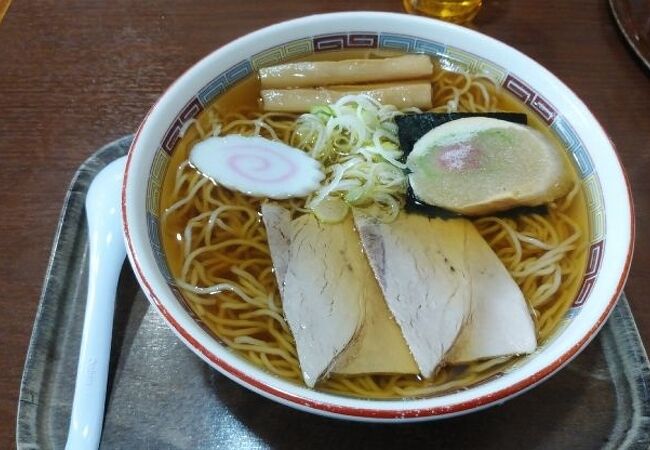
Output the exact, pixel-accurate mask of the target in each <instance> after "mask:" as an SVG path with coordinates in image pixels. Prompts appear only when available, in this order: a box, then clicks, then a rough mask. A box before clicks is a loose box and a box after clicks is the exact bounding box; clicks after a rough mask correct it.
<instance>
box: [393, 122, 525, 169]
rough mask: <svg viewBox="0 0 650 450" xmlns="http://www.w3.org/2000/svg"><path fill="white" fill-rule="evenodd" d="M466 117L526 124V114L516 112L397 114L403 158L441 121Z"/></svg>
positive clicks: (398, 133)
mask: <svg viewBox="0 0 650 450" xmlns="http://www.w3.org/2000/svg"><path fill="white" fill-rule="evenodd" d="M466 117H490V118H492V119H500V120H507V121H508V122H514V123H520V124H522V125H527V124H528V116H527V115H526V114H524V113H516V112H490V113H422V114H406V115H403V116H397V117H396V118H395V122H396V123H397V127H398V131H397V136H398V137H399V144H400V147H401V148H402V151H403V152H404V156H403V158H404V160H406V157H407V156H408V154H409V153H411V151H412V150H413V146H414V145H415V143H416V142H417V141H418V140H419V139H420V138H421V137H422V136H424V135H425V134H427V133H428V132H429V131H431V130H433V129H434V128H435V127H438V126H440V125H442V124H443V123H447V122H451V121H452V120H457V119H463V118H466Z"/></svg>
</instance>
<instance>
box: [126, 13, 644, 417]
mask: <svg viewBox="0 0 650 450" xmlns="http://www.w3.org/2000/svg"><path fill="white" fill-rule="evenodd" d="M346 49H379V50H381V49H386V50H400V51H402V52H408V53H423V54H428V55H431V56H432V57H434V58H437V59H439V60H441V61H445V64H449V65H451V66H454V67H455V68H456V69H457V70H461V71H465V72H467V73H472V74H477V75H482V76H485V77H487V78H489V79H491V80H492V81H493V82H494V83H495V84H496V85H498V86H501V88H502V89H504V90H506V91H508V92H509V93H510V94H512V95H513V96H514V97H516V98H518V99H519V101H520V102H521V103H522V104H523V105H524V107H525V109H526V112H527V114H529V115H531V116H534V117H537V118H538V119H539V120H541V122H543V123H544V124H545V126H547V127H548V130H549V131H550V132H551V133H552V134H553V135H554V136H555V137H556V138H557V140H558V141H559V142H561V144H562V147H563V148H564V151H565V152H566V153H567V155H568V158H569V160H570V161H571V164H572V165H573V167H574V169H575V172H576V173H577V176H578V178H579V183H580V188H581V190H582V192H583V193H584V198H585V203H586V210H587V222H588V225H587V228H588V230H587V233H588V237H587V240H586V248H585V252H586V258H585V259H586V263H585V266H586V267H585V269H584V271H583V273H582V275H581V278H580V279H579V280H578V283H577V286H578V288H577V290H576V292H577V293H576V295H575V298H574V299H573V302H572V304H571V306H570V307H569V308H568V310H567V312H566V313H565V314H564V316H563V317H562V319H561V321H560V323H559V325H558V326H557V327H556V330H555V332H554V334H553V335H552V336H551V337H550V338H548V339H546V340H545V341H544V342H543V343H542V344H541V345H540V346H539V347H538V349H537V350H536V351H535V352H534V353H533V354H531V355H528V356H527V357H525V358H522V359H520V360H518V361H517V363H516V364H514V365H512V366H510V367H508V368H507V369H506V370H505V371H504V372H503V373H500V374H499V375H498V376H494V377H491V378H489V379H487V380H485V381H483V382H481V383H479V384H477V385H472V386H470V387H469V388H467V389H462V390H459V391H455V392H449V393H444V394H440V395H436V396H431V397H425V398H403V399H402V398H400V399H389V400H374V399H372V400H371V399H363V398H356V397H352V396H346V395H338V394H332V393H328V392H324V391H320V390H318V389H309V388H307V387H305V386H303V385H300V384H298V383H295V382H291V381H287V380H285V379H282V378H280V377H278V376H275V375H273V374H271V373H269V372H267V371H266V370H264V369H262V368H260V367H258V366H256V365H254V364H252V363H251V362H249V361H248V360H246V359H244V358H242V357H241V356H240V355H238V354H237V353H236V352H234V351H232V350H230V349H229V348H227V347H226V346H225V345H224V344H222V343H221V342H220V341H219V340H218V339H217V338H215V337H214V335H213V334H211V333H210V332H209V330H208V328H207V327H206V326H205V324H203V323H202V322H201V320H199V319H198V318H197V317H196V316H195V315H194V314H192V312H191V311H190V309H189V308H188V307H187V305H186V303H185V302H184V300H183V297H182V296H181V294H180V292H179V290H178V288H177V287H176V286H175V283H174V280H173V277H172V276H171V275H170V270H169V268H168V265H167V260H166V258H165V254H164V252H163V248H162V247H163V246H162V244H161V236H160V230H159V227H160V217H161V212H160V196H161V189H162V187H161V186H162V183H163V178H164V176H165V173H166V172H167V170H170V169H169V167H170V158H171V156H172V155H173V153H174V151H175V149H176V146H177V143H178V142H179V139H180V136H181V134H182V132H183V130H184V129H185V128H186V127H187V126H188V124H189V123H190V121H192V120H193V119H194V118H196V117H197V115H198V114H200V112H201V111H203V110H204V109H205V108H206V107H207V105H209V104H210V103H211V102H213V101H215V99H218V98H219V96H221V95H223V94H224V93H225V92H227V91H228V90H229V89H231V88H233V87H234V86H237V84H238V83H239V82H241V81H242V80H244V79H245V78H246V77H248V76H249V75H251V74H253V73H255V72H256V70H257V69H259V68H261V67H265V66H269V65H273V64H278V63H282V62H286V61H291V60H293V59H295V58H299V57H302V58H304V57H308V56H309V55H311V54H318V53H321V52H338V51H343V50H346ZM171 170H173V169H171ZM122 199H123V203H122V210H123V218H124V233H125V239H126V243H127V250H128V257H129V259H130V261H131V264H132V266H133V269H134V272H135V274H136V276H137V278H138V281H139V283H140V285H141V287H142V289H143V291H144V292H145V294H146V295H147V297H148V298H149V300H150V301H151V303H152V305H153V306H154V307H155V308H156V309H157V310H158V311H159V312H160V314H161V315H162V317H163V318H164V320H165V321H166V323H167V324H168V325H169V327H170V328H171V329H172V330H173V331H174V333H176V335H177V336H178V337H179V338H180V339H181V340H182V341H183V342H184V343H185V345H187V347H188V348H189V349H191V350H192V351H193V352H194V353H196V354H197V355H198V356H199V357H200V358H202V359H203V360H204V361H205V362H206V363H207V364H209V365H211V366H212V367H213V368H215V369H217V370H218V371H220V372H221V373H223V374H224V375H226V376H227V377H229V378H230V379H232V380H234V381H235V382H237V383H239V384H241V385H242V386H245V387H246V388H248V389H250V390H252V391H254V392H257V393H259V394H261V395H263V396H265V397H268V398H270V399H272V400H275V401H277V402H279V403H282V404H284V405H287V406H291V407H293V408H297V409H300V410H303V411H307V412H311V413H316V414H321V415H325V416H330V417H337V418H344V419H350V420H362V421H384V422H401V421H415V420H427V419H438V418H445V417H450V416H455V415H459V414H464V413H468V412H471V411H476V410H479V409H482V408H485V407H488V406H490V405H494V404H499V403H502V402H504V401H505V400H507V399H509V398H512V397H514V396H516V395H518V394H521V393H523V392H524V391H526V390H528V389H530V388H532V387H534V386H535V385H537V384H538V383H540V382H542V381H544V380H545V379H547V378H548V377H550V376H551V375H553V374H554V373H555V372H557V371H558V370H560V369H561V368H562V367H563V366H565V365H566V364H567V363H568V362H569V361H570V360H571V359H572V358H574V357H575V356H576V355H577V354H578V353H580V351H581V350H582V349H583V348H584V347H585V346H586V345H587V344H588V343H589V342H590V341H591V339H593V338H594V336H595V335H596V334H597V332H598V330H599V329H600V328H601V327H602V326H603V324H604V323H605V320H606V319H607V317H608V315H609V314H610V313H611V311H612V309H613V307H614V305H615V304H616V301H617V299H618V297H619V295H620V293H621V290H622V288H623V284H624V282H625V279H626V276H627V273H628V269H629V264H630V259H631V255H632V245H633V234H634V228H633V212H632V209H633V208H632V202H631V197H630V190H629V186H628V184H627V182H626V179H625V175H624V172H623V169H622V167H621V163H620V161H619V159H618V157H617V155H616V152H615V150H614V148H613V146H612V143H611V142H610V140H609V139H608V137H607V135H606V134H605V132H604V131H603V129H602V127H601V126H600V125H599V124H598V122H597V121H596V119H595V118H594V117H593V115H592V114H591V113H590V112H589V110H588V109H587V107H586V106H585V105H584V104H583V103H582V102H581V101H580V100H579V99H578V98H577V97H576V95H575V94H574V93H573V92H571V90H569V89H568V88H567V87H566V86H565V85H564V84H563V83H562V82H560V81H559V80H558V79H557V78H556V77H555V76H553V75H552V74H551V73H550V72H548V71H547V70H546V69H544V68H543V67H542V66H540V65H539V64H537V63H536V62H535V61H533V60H532V59H530V58H528V57H527V56H525V55H523V54H522V53H520V52H518V51H517V50H515V49H513V48H511V47H509V46H507V45H505V44H503V43H501V42H499V41H497V40H494V39H492V38H490V37H487V36H485V35H482V34H480V33H478V32H475V31H472V30H469V29H466V28H462V27H459V26H456V25H453V24H448V23H444V22H439V21H435V20H431V19H425V18H421V17H414V16H409V15H402V14H388V13H375V12H352V13H336V14H324V15H315V16H309V17H304V18H300V19H296V20H291V21H288V22H284V23H280V24H277V25H273V26H270V27H268V28H264V29H262V30H259V31H256V32H254V33H251V34H248V35H246V36H244V37H242V38H239V39H237V40H235V41H233V42H231V43H230V44H228V45H226V46H224V47H222V48H220V49H218V50H215V51H214V52H213V53H211V54H210V55H208V56H207V57H205V58H204V59H202V60H201V61H199V62H198V63H197V64H196V65H194V66H193V67H191V68H190V69H189V70H188V71H187V72H186V73H185V74H183V75H182V76H181V77H180V78H179V79H178V80H176V81H175V82H174V83H173V84H172V86H171V87H170V88H169V89H168V90H167V91H166V92H165V93H164V94H163V95H162V96H161V97H160V99H159V100H158V101H157V102H156V103H155V105H154V106H153V107H152V108H151V110H150V111H149V113H148V114H147V116H146V117H145V119H144V121H143V122H142V124H141V125H140V128H139V129H138V131H137V134H136V135H135V138H134V140H133V144H132V146H131V149H130V151H129V155H128V161H127V166H126V172H125V177H124V186H123V197H122Z"/></svg>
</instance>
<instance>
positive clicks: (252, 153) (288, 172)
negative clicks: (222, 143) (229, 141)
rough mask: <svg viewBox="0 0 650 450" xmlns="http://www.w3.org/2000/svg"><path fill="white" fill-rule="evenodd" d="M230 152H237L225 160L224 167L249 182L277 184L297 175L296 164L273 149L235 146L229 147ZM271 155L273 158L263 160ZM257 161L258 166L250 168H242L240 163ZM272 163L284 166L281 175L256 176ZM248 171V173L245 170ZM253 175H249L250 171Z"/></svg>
mask: <svg viewBox="0 0 650 450" xmlns="http://www.w3.org/2000/svg"><path fill="white" fill-rule="evenodd" d="M230 149H231V150H234V151H237V153H236V154H233V155H230V156H229V157H228V158H227V159H226V165H227V166H228V167H229V168H230V169H232V170H233V171H234V172H235V173H237V174H239V175H240V176H241V177H243V178H246V179H247V180H250V181H259V182H264V183H279V182H282V181H286V180H288V179H290V178H291V177H293V176H294V175H295V174H296V173H297V170H296V169H297V167H296V164H295V163H294V162H293V161H292V160H291V159H290V158H287V157H286V156H284V155H282V154H280V153H279V152H277V151H276V150H274V149H269V148H264V147H257V146H251V145H246V146H244V145H235V146H231V147H230ZM270 155H273V158H271V159H268V158H264V157H265V156H270ZM251 159H252V160H253V161H257V162H258V163H259V164H258V165H256V166H253V167H252V168H244V167H242V161H250V160H251ZM273 161H282V162H283V163H284V165H286V166H287V167H286V169H285V170H284V172H282V174H281V175H279V176H275V177H264V176H260V175H258V173H263V172H264V171H266V170H268V169H269V168H270V167H272V163H273ZM246 169H248V171H247V170H246ZM251 169H252V170H253V171H254V173H250V170H251Z"/></svg>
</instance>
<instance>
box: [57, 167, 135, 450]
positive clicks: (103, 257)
mask: <svg viewBox="0 0 650 450" xmlns="http://www.w3.org/2000/svg"><path fill="white" fill-rule="evenodd" d="M121 163H122V166H121V167H122V169H121V171H120V170H114V172H116V175H115V176H117V175H119V176H120V177H121V176H122V173H123V161H121ZM113 164H115V163H113ZM102 175H103V174H101V173H100V175H98V177H97V178H96V179H95V180H94V181H93V183H92V184H91V186H90V189H89V191H88V197H87V200H86V215H87V218H88V230H89V231H88V242H89V273H88V297H87V301H86V312H85V316H84V326H83V332H82V336H81V348H80V351H79V364H78V366H77V379H76V383H75V392H74V400H73V403H72V414H71V418H70V430H69V432H68V440H67V443H66V447H65V448H66V450H81V449H84V450H85V449H96V448H98V446H99V441H100V437H101V432H102V423H103V420H104V404H105V401H106V383H107V380H108V366H109V359H110V352H111V335H112V331H113V313H114V309H115V294H116V291H117V283H118V279H119V276H120V272H121V269H122V264H123V262H124V258H125V256H126V250H125V248H124V239H123V236H122V230H121V220H120V211H119V200H116V197H117V198H118V199H119V185H114V186H110V185H108V184H107V183H106V179H105V177H102ZM102 178H104V180H103V181H104V182H102ZM115 190H117V192H111V191H115Z"/></svg>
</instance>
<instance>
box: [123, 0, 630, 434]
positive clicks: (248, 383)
mask: <svg viewBox="0 0 650 450" xmlns="http://www.w3.org/2000/svg"><path fill="white" fill-rule="evenodd" d="M369 16H372V17H373V19H376V20H393V19H396V18H399V19H400V20H404V18H405V17H408V20H411V21H413V22H414V24H415V23H420V24H425V23H429V25H430V24H431V23H435V24H436V25H435V26H438V27H442V28H443V29H444V28H448V29H455V30H456V31H458V29H460V30H462V32H463V33H466V34H468V35H470V36H473V37H474V38H479V39H483V40H486V41H487V42H488V43H489V44H490V45H496V46H497V47H499V46H500V47H501V48H507V49H509V50H510V51H514V52H515V53H517V54H518V55H519V57H521V58H523V59H524V61H525V62H526V63H527V64H532V67H533V69H534V70H541V71H543V72H545V74H546V75H548V76H550V77H551V78H552V79H554V80H555V81H557V82H558V83H559V84H560V85H561V86H562V87H564V88H565V89H566V90H567V91H568V92H569V93H571V94H572V95H573V97H575V99H572V100H577V102H578V103H579V106H582V107H584V109H585V110H586V112H587V114H588V118H589V119H590V121H591V122H593V124H594V125H595V126H596V127H597V129H598V131H600V132H601V133H602V135H603V136H605V137H606V138H607V140H608V141H609V144H610V146H611V149H612V153H613V156H614V157H615V160H616V161H617V163H618V167H617V168H616V169H618V170H620V173H621V175H622V180H623V182H624V184H625V188H626V192H627V196H628V197H627V198H628V202H627V204H626V205H625V206H627V207H628V208H629V210H628V211H629V217H630V224H629V242H628V246H627V247H628V248H627V250H626V253H625V261H624V263H623V266H622V267H621V268H620V275H619V277H618V281H617V284H616V287H615V288H614V290H613V292H612V294H611V297H610V298H609V299H608V300H607V303H606V306H605V307H604V309H603V311H602V313H601V314H600V316H599V317H598V318H597V319H596V320H595V321H594V322H593V324H592V326H591V328H590V329H588V330H587V332H586V333H584V335H583V336H582V337H581V339H579V340H577V341H576V342H575V343H574V344H573V345H572V346H571V347H570V348H568V349H567V350H566V351H565V352H564V353H563V354H562V355H561V356H560V357H558V358H556V359H554V360H551V361H548V362H547V363H545V364H543V367H541V369H539V370H537V371H536V372H535V373H533V374H532V375H530V376H528V377H526V378H524V379H521V380H519V381H518V382H516V383H513V384H510V385H508V386H506V387H504V388H501V389H499V390H497V391H495V392H491V393H489V394H487V395H482V396H476V397H472V398H470V399H468V400H466V401H462V402H456V403H453V404H449V405H438V406H431V407H424V408H422V407H417V408H413V407H412V406H409V405H410V404H412V403H413V402H415V400H404V399H395V400H388V401H385V402H384V403H385V404H389V405H391V406H392V408H384V407H376V408H372V407H367V406H364V407H360V406H355V403H367V402H361V401H357V399H354V398H349V397H344V396H339V395H335V394H326V395H320V394H319V396H318V397H324V398H325V399H326V400H328V401H323V400H322V399H314V398H310V397H305V396H303V395H300V394H297V393H295V392H292V389H282V388H278V387H276V386H272V385H270V384H269V382H268V380H267V381H264V380H262V379H260V378H259V377H256V376H254V375H251V374H250V373H247V372H246V371H243V370H241V369H239V368H237V367H235V366H234V365H233V364H230V363H229V362H228V361H226V360H225V359H224V358H223V357H221V356H219V355H217V354H215V353H214V352H213V351H211V350H210V349H208V348H207V346H206V345H204V344H203V343H201V341H200V339H199V337H197V336H196V335H194V334H192V333H191V332H190V331H188V330H187V329H186V328H185V327H184V326H183V325H182V324H181V323H180V322H179V320H177V318H175V317H174V314H173V313H172V312H170V310H169V309H168V308H167V307H166V306H165V304H164V301H163V300H161V297H162V296H161V295H158V293H157V290H156V288H155V287H154V283H152V282H150V280H149V279H148V277H147V274H146V273H145V272H146V271H147V270H148V269H147V268H143V264H142V263H141V258H140V251H139V248H138V247H139V245H146V243H143V242H134V239H133V234H134V233H133V232H132V231H135V229H134V227H135V226H136V224H137V223H138V222H137V218H136V217H135V216H134V214H135V213H134V212H133V211H132V207H131V205H130V203H129V201H128V200H129V196H130V194H129V193H130V192H131V189H132V184H133V183H136V182H133V181H131V180H132V179H131V177H130V170H131V169H132V163H133V160H134V158H135V156H134V155H135V154H136V151H137V148H138V145H139V139H140V137H141V133H142V131H143V129H144V128H145V126H147V125H148V124H149V119H150V117H151V114H152V112H154V111H155V110H156V108H158V107H159V105H160V104H161V101H162V100H163V99H165V98H166V97H167V96H168V95H169V93H170V91H172V90H173V89H174V87H175V86H177V85H178V84H179V83H183V82H187V80H188V73H190V72H192V71H193V70H195V69H196V68H197V67H198V66H200V65H201V63H203V62H205V61H207V60H208V59H210V58H215V55H218V54H219V53H220V52H223V51H224V49H228V48H232V47H233V46H235V45H236V44H238V43H241V42H242V41H243V40H253V39H257V38H259V37H261V36H264V35H265V34H267V33H270V32H271V31H270V30H272V29H278V28H282V27H285V28H287V27H292V26H297V27H300V26H304V24H305V23H308V22H309V21H310V20H336V19H338V18H343V17H345V18H346V20H351V19H355V18H357V19H367V18H368V17H369ZM304 34H305V35H306V34H309V33H307V32H305V33H304ZM454 45H455V43H454ZM167 125H169V124H168V123H165V124H163V125H161V127H165V126H167ZM143 153H144V152H143V151H140V153H139V154H140V155H141V154H143ZM144 188H145V185H144V184H143V185H142V186H140V189H144ZM140 214H142V211H140ZM122 218H123V229H124V236H125V241H126V243H127V254H128V257H129V260H130V262H131V264H132V267H133V268H134V272H135V275H136V278H137V279H138V281H139V283H140V285H141V287H142V288H143V290H144V292H145V294H146V296H147V298H148V299H149V300H150V302H151V303H152V304H153V305H154V306H155V307H156V309H157V310H158V311H159V312H160V313H161V315H162V316H163V318H164V320H165V322H166V323H167V325H168V326H169V327H170V328H171V329H172V330H173V331H174V332H175V334H176V335H177V336H178V337H179V338H180V339H181V340H182V341H183V342H184V343H185V344H186V345H187V346H188V348H190V349H191V350H192V351H193V352H194V353H196V354H197V355H198V356H200V357H201V358H202V359H203V360H204V361H206V362H207V363H209V364H210V365H211V366H212V367H214V368H216V369H217V370H219V371H220V372H221V373H223V374H224V375H226V376H227V377H229V378H231V379H233V380H234V381H236V382H238V383H239V384H242V385H244V386H245V387H247V388H249V389H251V390H253V391H255V392H257V393H259V394H262V395H264V396H265V397H267V398H271V399H273V400H276V401H278V402H280V403H283V404H285V405H288V406H292V407H295V408H297V409H301V410H304V411H309V412H315V413H318V414H322V415H327V416H332V417H338V418H347V419H352V420H364V421H395V420H399V421H406V420H430V419H435V418H442V417H449V416H453V415H458V414H462V413H466V412H470V411H475V410H478V409H482V408H486V407H488V406H491V405H493V404H496V403H501V402H503V401H505V400H507V399H509V398H511V397H513V396H515V395H518V394H520V393H523V392H525V391H526V390H528V389H530V388H532V387H534V386H535V385H537V384H539V383H540V382H541V381H544V380H545V379H547V378H548V377H550V376H551V375H553V374H554V373H556V372H557V371H558V370H560V369H561V368H562V367H563V366H564V365H566V364H567V363H568V362H569V361H570V360H571V359H573V358H574V357H575V356H577V354H579V353H580V351H581V350H582V349H583V348H584V347H585V346H586V345H587V344H588V343H589V342H590V341H591V339H593V338H594V337H595V335H596V334H597V332H598V330H599V329H600V328H601V327H602V326H603V324H604V322H605V320H606V319H607V317H608V316H609V314H610V313H611V311H612V309H613V307H614V306H615V304H616V301H617V300H618V297H619V295H620V293H621V292H622V290H623V285H624V283H625V281H626V279H627V275H628V273H629V268H630V264H631V259H632V254H633V248H634V237H635V222H634V204H633V202H632V194H631V187H630V184H629V181H628V178H627V175H626V173H625V169H624V168H623V166H622V164H621V161H620V158H619V156H618V153H617V152H616V150H615V147H614V144H613V143H612V141H611V139H610V138H609V137H608V136H607V134H606V133H605V132H604V130H603V128H602V126H601V125H600V123H599V122H598V121H597V119H596V118H595V117H594V116H593V114H591V112H590V111H589V110H588V109H587V108H586V106H584V104H583V103H582V102H581V100H580V99H579V98H578V97H577V96H576V95H575V94H574V93H573V91H571V90H570V89H569V88H568V87H566V86H565V85H564V84H563V83H562V82H561V81H560V80H559V79H557V77H555V76H554V75H553V74H551V73H550V72H548V71H547V70H546V69H545V68H543V67H542V66H541V65H539V64H538V63H536V62H535V61H534V60H532V59H531V58H530V57H528V56H526V55H524V54H523V53H521V52H519V51H517V50H516V49H514V48H512V47H510V46H508V45H507V44H505V43H503V42H500V41H498V40H496V39H493V38H490V37H488V36H486V35H483V34H482V33H479V32H477V31H474V30H468V29H465V28H462V27H459V26H457V25H453V24H449V23H446V22H440V21H435V20H432V19H424V18H419V17H415V16H408V15H404V14H397V13H382V12H365V11H360V12H342V13H327V14H316V15H311V16H305V17H301V18H297V19H292V20H288V21H285V22H281V23H278V24H274V25H270V26H267V27H264V28H261V29H258V30H256V31H254V32H252V33H249V34H247V35H245V36H242V37H240V38H238V39H236V40H234V41H232V42H230V43H228V44H226V45H225V46H223V47H221V48H218V49H216V50H214V51H212V52H211V53H210V54H208V55H207V56H205V57H204V58H202V59H201V60H199V61H198V62H197V63H195V64H194V65H193V66H191V67H190V68H189V69H188V70H187V71H186V72H185V73H184V74H182V75H181V76H179V77H178V78H177V79H176V80H175V81H174V82H173V83H172V84H171V85H170V86H169V87H168V88H167V89H166V90H165V92H164V93H163V94H162V95H161V96H160V97H159V98H158V100H157V101H156V102H155V103H154V105H153V106H152V107H151V109H150V110H149V111H148V112H147V114H146V115H145V117H144V119H143V121H142V122H141V124H140V126H139V127H138V130H137V132H136V134H135V136H134V138H133V142H132V144H131V148H130V149H129V153H128V156H127V163H126V169H125V175H124V182H123V188H122ZM132 219H133V222H132ZM132 223H133V225H132ZM153 270H154V272H155V271H157V270H158V269H157V267H156V268H154V269H153ZM218 345H219V346H220V350H221V351H228V350H227V349H226V348H225V347H223V346H221V344H218ZM245 365H246V366H247V367H249V368H251V367H252V365H251V363H248V362H247V363H246V364H245ZM251 371H254V370H253V369H251ZM444 396H445V395H443V396H442V397H444ZM433 398H440V396H439V397H433ZM330 399H335V400H336V401H329V400H330ZM417 400H421V399H417ZM425 400H426V399H425ZM375 403H376V405H377V406H379V404H380V403H381V402H379V401H378V402H375Z"/></svg>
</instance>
